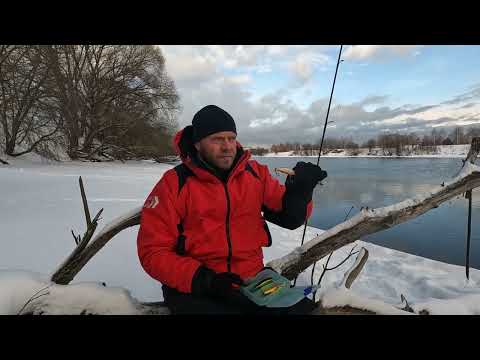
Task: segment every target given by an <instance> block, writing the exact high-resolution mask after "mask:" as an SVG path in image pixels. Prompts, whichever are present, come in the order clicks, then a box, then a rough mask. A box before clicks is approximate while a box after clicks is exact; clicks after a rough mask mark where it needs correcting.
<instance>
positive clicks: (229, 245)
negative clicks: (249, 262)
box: [223, 183, 232, 272]
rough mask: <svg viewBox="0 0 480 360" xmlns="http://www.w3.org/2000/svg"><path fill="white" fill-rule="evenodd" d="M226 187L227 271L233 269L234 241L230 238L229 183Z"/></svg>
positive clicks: (224, 186)
mask: <svg viewBox="0 0 480 360" xmlns="http://www.w3.org/2000/svg"><path fill="white" fill-rule="evenodd" d="M223 188H224V189H225V195H226V196H227V217H226V219H225V223H226V229H227V243H228V256H227V271H228V272H230V271H231V262H232V242H231V240H230V196H229V195H228V189H227V184H226V183H224V184H223Z"/></svg>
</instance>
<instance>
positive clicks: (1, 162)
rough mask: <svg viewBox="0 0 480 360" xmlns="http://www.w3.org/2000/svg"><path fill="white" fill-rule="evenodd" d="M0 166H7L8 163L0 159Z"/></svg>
mask: <svg viewBox="0 0 480 360" xmlns="http://www.w3.org/2000/svg"><path fill="white" fill-rule="evenodd" d="M0 164H3V165H9V163H8V162H6V161H5V160H2V159H0Z"/></svg>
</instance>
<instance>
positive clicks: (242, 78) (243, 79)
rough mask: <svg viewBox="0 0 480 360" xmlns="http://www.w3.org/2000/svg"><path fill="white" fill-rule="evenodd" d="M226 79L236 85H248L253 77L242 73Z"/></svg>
mask: <svg viewBox="0 0 480 360" xmlns="http://www.w3.org/2000/svg"><path fill="white" fill-rule="evenodd" d="M226 81H227V82H229V83H230V84H236V85H246V84H249V83H251V82H252V78H251V77H250V75H247V74H242V75H235V76H230V77H227V78H226Z"/></svg>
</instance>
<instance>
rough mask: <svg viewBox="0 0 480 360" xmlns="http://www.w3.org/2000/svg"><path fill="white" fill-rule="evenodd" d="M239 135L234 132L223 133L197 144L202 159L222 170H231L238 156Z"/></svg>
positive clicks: (213, 135)
mask: <svg viewBox="0 0 480 360" xmlns="http://www.w3.org/2000/svg"><path fill="white" fill-rule="evenodd" d="M236 139H237V135H236V134H235V133H234V132H233V131H222V132H218V133H215V134H212V135H209V136H207V137H204V138H203V139H202V140H200V141H199V142H197V143H195V148H196V149H197V151H198V152H199V153H200V155H201V157H202V158H203V159H205V160H207V161H208V162H209V163H210V164H212V165H215V166H216V167H218V168H220V169H222V170H229V169H230V168H231V167H232V164H233V160H234V159H235V156H236V155H237V141H236Z"/></svg>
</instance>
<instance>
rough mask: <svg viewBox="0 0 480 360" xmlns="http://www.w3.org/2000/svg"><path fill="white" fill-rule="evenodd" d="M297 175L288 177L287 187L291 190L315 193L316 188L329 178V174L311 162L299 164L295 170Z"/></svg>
mask: <svg viewBox="0 0 480 360" xmlns="http://www.w3.org/2000/svg"><path fill="white" fill-rule="evenodd" d="M293 171H295V175H293V176H288V177H287V179H286V181H285V185H286V186H287V187H288V186H289V187H291V188H296V189H304V190H305V191H313V189H314V188H315V186H317V184H318V183H319V182H320V181H322V180H323V179H325V178H326V177H327V172H326V171H324V170H322V168H321V167H319V166H317V165H314V164H312V163H310V162H308V163H306V162H303V161H300V162H298V163H297V164H296V165H295V167H294V168H293Z"/></svg>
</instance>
